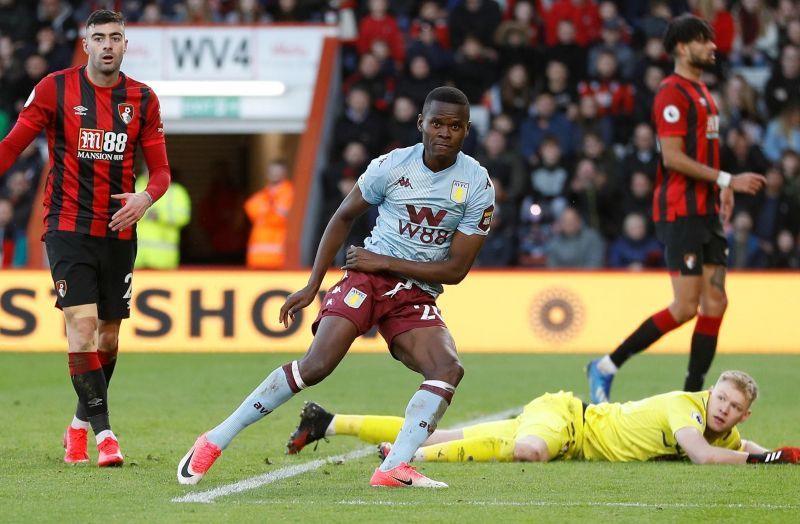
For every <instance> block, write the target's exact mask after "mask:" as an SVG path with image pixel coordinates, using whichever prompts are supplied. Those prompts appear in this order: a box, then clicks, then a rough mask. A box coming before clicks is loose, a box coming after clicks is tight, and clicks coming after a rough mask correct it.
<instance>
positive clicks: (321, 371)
mask: <svg viewBox="0 0 800 524" xmlns="http://www.w3.org/2000/svg"><path fill="white" fill-rule="evenodd" d="M297 366H298V370H299V371H300V378H302V379H303V382H304V383H305V384H306V385H307V386H313V385H314V384H319V383H320V382H322V381H323V380H325V377H327V376H328V375H330V374H331V372H333V369H334V367H335V366H333V365H331V364H330V363H329V362H327V361H326V360H324V359H320V358H313V359H305V358H304V359H303V360H301V361H300V362H298V363H297Z"/></svg>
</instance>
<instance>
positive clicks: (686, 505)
mask: <svg viewBox="0 0 800 524" xmlns="http://www.w3.org/2000/svg"><path fill="white" fill-rule="evenodd" d="M241 504H258V505H262V504H269V505H300V504H302V505H306V506H307V505H308V500H297V499H293V500H248V501H243V502H241ZM333 504H336V505H339V506H404V507H405V506H412V507H415V506H427V505H430V504H432V503H425V502H408V501H392V500H360V499H355V500H339V501H336V502H334V503H333ZM435 504H436V506H437V507H439V506H459V507H463V506H481V507H543V508H545V507H557V508H563V507H573V508H583V507H596V508H644V509H654V508H660V509H759V510H797V509H800V504H762V503H756V504H735V503H732V504H717V503H710V504H701V503H692V502H665V503H663V504H660V503H658V502H596V501H586V502H575V501H562V502H559V501H555V500H552V501H548V500H532V501H525V502H514V501H502V500H473V501H467V500H464V501H461V502H442V501H436V502H435Z"/></svg>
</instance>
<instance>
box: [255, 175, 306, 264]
mask: <svg viewBox="0 0 800 524" xmlns="http://www.w3.org/2000/svg"><path fill="white" fill-rule="evenodd" d="M288 174H289V168H288V166H287V165H286V163H285V162H283V161H280V160H275V161H272V162H270V164H269V167H268V168H267V176H266V179H267V185H266V187H264V189H262V190H261V191H259V192H258V193H255V194H254V195H253V196H251V197H250V198H248V199H247V202H245V204H244V211H245V213H247V216H248V218H249V219H250V222H252V223H253V229H252V230H251V231H250V240H249V242H248V243H247V267H249V268H253V269H281V268H283V263H284V259H285V256H286V231H287V228H288V219H289V210H290V209H291V208H292V202H293V200H294V186H293V185H292V183H291V182H290V181H289V180H287V177H288Z"/></svg>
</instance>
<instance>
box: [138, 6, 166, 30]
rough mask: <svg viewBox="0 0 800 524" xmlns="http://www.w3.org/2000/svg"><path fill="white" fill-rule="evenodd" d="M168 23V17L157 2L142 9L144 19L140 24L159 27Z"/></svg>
mask: <svg viewBox="0 0 800 524" xmlns="http://www.w3.org/2000/svg"><path fill="white" fill-rule="evenodd" d="M165 22H167V19H166V17H165V16H164V13H163V11H162V9H161V5H160V4H158V3H157V2H152V3H149V4H146V5H145V6H144V7H143V8H142V17H141V18H140V19H139V23H140V24H149V25H159V24H163V23H165Z"/></svg>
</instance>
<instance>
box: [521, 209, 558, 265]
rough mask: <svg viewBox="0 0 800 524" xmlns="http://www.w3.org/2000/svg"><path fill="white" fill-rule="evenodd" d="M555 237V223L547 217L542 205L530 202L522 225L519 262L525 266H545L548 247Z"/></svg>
mask: <svg viewBox="0 0 800 524" xmlns="http://www.w3.org/2000/svg"><path fill="white" fill-rule="evenodd" d="M552 238H553V225H552V223H551V222H550V220H548V219H545V213H544V210H543V209H542V207H541V206H540V205H539V204H536V203H529V207H527V208H526V209H525V210H524V220H523V221H522V226H521V227H520V233H519V245H518V255H517V263H518V264H519V265H520V266H523V267H545V266H546V265H547V249H548V245H549V244H550V240H552Z"/></svg>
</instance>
